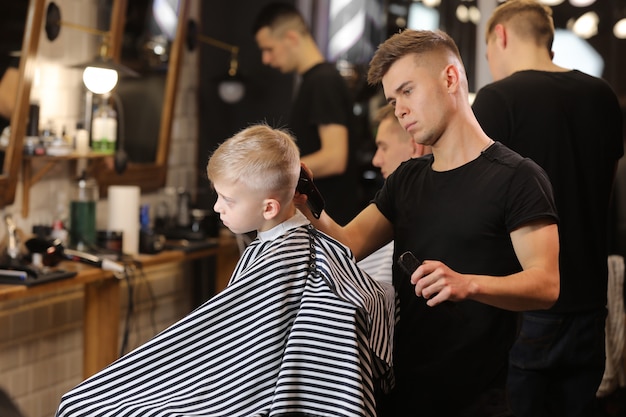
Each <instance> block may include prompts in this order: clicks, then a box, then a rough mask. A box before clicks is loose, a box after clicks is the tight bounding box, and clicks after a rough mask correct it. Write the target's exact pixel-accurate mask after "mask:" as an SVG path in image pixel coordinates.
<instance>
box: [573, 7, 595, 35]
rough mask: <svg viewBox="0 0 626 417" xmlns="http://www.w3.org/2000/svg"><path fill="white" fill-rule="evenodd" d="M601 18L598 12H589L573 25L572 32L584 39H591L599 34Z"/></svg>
mask: <svg viewBox="0 0 626 417" xmlns="http://www.w3.org/2000/svg"><path fill="white" fill-rule="evenodd" d="M599 21H600V18H599V17H598V14H597V13H596V12H587V13H585V14H583V15H582V16H580V17H579V18H578V19H576V20H575V21H574V23H573V24H572V28H571V29H572V32H574V33H575V34H576V35H578V36H580V37H581V38H583V39H589V38H591V37H592V36H595V35H596V34H597V33H598V22H599Z"/></svg>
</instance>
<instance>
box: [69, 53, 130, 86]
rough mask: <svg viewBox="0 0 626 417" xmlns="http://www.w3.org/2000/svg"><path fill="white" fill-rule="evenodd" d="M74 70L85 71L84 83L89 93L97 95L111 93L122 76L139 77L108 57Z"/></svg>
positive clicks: (99, 57) (84, 64)
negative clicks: (80, 69) (81, 69)
mask: <svg viewBox="0 0 626 417" xmlns="http://www.w3.org/2000/svg"><path fill="white" fill-rule="evenodd" d="M73 68H83V69H84V71H83V83H84V84H85V87H87V89H88V90H89V91H91V92H93V93H95V94H106V93H108V92H109V91H111V90H112V89H113V88H115V86H116V85H117V81H118V79H119V77H121V76H130V77H138V76H139V74H138V73H137V72H135V71H133V70H132V69H130V68H128V67H126V66H124V65H121V64H118V63H116V62H114V61H113V60H111V59H110V58H108V57H106V56H98V57H97V58H96V59H94V60H93V61H90V62H86V63H83V64H77V65H73Z"/></svg>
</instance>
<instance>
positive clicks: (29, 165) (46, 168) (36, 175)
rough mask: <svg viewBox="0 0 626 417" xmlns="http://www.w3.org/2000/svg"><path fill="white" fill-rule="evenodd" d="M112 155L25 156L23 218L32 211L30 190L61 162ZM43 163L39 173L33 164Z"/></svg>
mask: <svg viewBox="0 0 626 417" xmlns="http://www.w3.org/2000/svg"><path fill="white" fill-rule="evenodd" d="M112 156H113V155H111V154H104V153H98V152H90V153H88V154H87V155H79V154H77V153H71V154H68V155H62V156H52V155H24V156H23V158H22V159H23V161H22V183H23V185H22V187H23V190H22V217H23V218H27V217H28V212H29V210H30V189H31V187H32V186H33V185H35V184H36V183H37V182H39V181H40V180H41V179H42V178H43V177H44V176H45V175H46V174H47V173H48V172H50V170H51V169H52V168H53V167H54V166H55V165H56V164H57V163H59V162H65V161H78V160H81V159H82V160H93V159H103V158H106V157H112ZM35 161H37V162H42V163H43V164H44V165H43V166H42V167H41V168H39V169H38V170H37V171H35V170H34V168H33V162H35Z"/></svg>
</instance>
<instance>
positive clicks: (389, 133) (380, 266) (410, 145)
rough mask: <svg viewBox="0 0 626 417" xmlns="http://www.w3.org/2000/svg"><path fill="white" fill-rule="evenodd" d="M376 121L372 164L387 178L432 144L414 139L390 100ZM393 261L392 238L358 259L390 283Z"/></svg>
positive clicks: (375, 274) (428, 151)
mask: <svg viewBox="0 0 626 417" xmlns="http://www.w3.org/2000/svg"><path fill="white" fill-rule="evenodd" d="M375 121H376V122H378V130H377V132H376V153H375V154H374V157H373V158H372V165H374V166H375V167H377V168H380V172H381V174H382V176H383V178H384V179H387V177H388V176H389V175H391V173H392V172H393V171H395V170H396V168H398V167H399V166H400V164H401V163H402V162H404V161H407V160H409V159H411V158H417V157H420V156H422V155H425V154H427V153H430V146H424V145H422V144H420V143H417V142H415V141H414V140H413V138H412V137H411V135H409V133H408V132H407V131H406V130H404V128H403V127H402V125H401V124H400V122H399V121H398V119H397V118H396V115H395V114H394V110H393V106H391V105H390V104H387V105H385V106H383V107H381V108H379V109H378V111H377V113H376V116H375ZM392 264H393V242H389V243H388V244H386V245H385V246H383V247H382V248H380V249H379V250H377V251H376V252H374V253H372V254H371V255H370V256H368V257H367V258H365V259H363V260H362V261H360V262H359V263H358V265H359V266H360V267H361V268H362V269H363V270H364V271H365V272H367V273H368V274H369V275H370V276H371V277H372V278H374V279H376V280H378V281H383V282H388V283H391V267H392Z"/></svg>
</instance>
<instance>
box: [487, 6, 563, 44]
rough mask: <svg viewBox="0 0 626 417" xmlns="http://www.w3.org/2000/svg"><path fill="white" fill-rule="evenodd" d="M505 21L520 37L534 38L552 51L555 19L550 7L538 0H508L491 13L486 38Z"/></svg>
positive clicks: (537, 42)
mask: <svg viewBox="0 0 626 417" xmlns="http://www.w3.org/2000/svg"><path fill="white" fill-rule="evenodd" d="M504 23H508V25H509V27H510V28H511V29H512V30H514V31H515V33H516V34H517V36H519V37H520V38H522V39H526V40H529V39H530V40H534V41H535V43H536V45H537V46H545V47H546V48H547V49H548V51H552V42H553V41H554V20H553V19H552V9H551V8H550V7H548V6H546V5H544V4H541V3H539V2H538V1H536V0H508V1H507V2H505V3H502V4H501V5H499V6H498V7H496V8H495V10H494V11H493V13H492V14H491V17H490V18H489V20H488V21H487V29H486V31H485V38H486V39H487V40H488V39H489V36H490V35H491V34H492V33H493V31H494V29H495V27H496V25H498V24H504Z"/></svg>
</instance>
